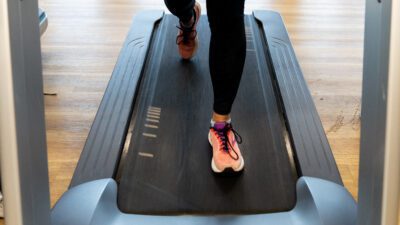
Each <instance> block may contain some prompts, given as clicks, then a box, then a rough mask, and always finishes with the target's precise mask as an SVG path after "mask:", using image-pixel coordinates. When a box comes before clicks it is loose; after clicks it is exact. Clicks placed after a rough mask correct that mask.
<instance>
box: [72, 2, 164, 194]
mask: <svg viewBox="0 0 400 225" xmlns="http://www.w3.org/2000/svg"><path fill="white" fill-rule="evenodd" d="M163 15H164V12H163V11H162V10H157V11H153V10H152V11H142V12H140V13H139V14H137V15H136V16H135V17H134V19H133V23H132V26H131V31H130V32H129V35H128V37H127V39H126V40H125V43H124V46H123V49H122V51H121V53H120V55H119V57H118V61H117V64H116V66H115V68H114V71H113V73H112V75H111V79H110V81H109V83H108V86H107V89H106V91H105V93H104V96H103V99H102V101H101V103H100V106H99V110H98V111H97V114H96V117H95V119H94V121H93V124H92V127H91V129H90V132H89V135H88V138H87V140H86V143H85V147H84V148H83V151H82V153H81V156H80V159H79V162H78V165H77V167H76V169H75V172H74V175H73V177H72V181H71V184H70V187H73V186H76V185H78V184H81V183H84V182H87V181H92V180H97V179H102V178H111V177H112V176H113V175H114V173H115V172H116V170H117V167H118V162H119V157H120V154H121V150H122V147H123V144H124V141H125V135H126V132H127V129H128V127H129V122H130V120H129V117H130V114H131V110H132V106H133V105H134V99H135V95H136V92H137V89H138V86H139V82H140V77H141V74H142V70H143V67H144V62H145V59H146V55H147V52H148V48H149V46H150V41H151V36H152V33H153V29H154V25H155V23H156V22H157V21H158V20H159V19H161V17H162V16H163ZM132 99H133V100H132Z"/></svg>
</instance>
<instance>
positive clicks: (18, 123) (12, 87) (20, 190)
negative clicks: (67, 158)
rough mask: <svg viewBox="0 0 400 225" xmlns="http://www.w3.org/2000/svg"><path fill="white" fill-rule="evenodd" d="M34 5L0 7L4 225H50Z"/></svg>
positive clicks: (11, 2) (25, 0)
mask: <svg viewBox="0 0 400 225" xmlns="http://www.w3.org/2000/svg"><path fill="white" fill-rule="evenodd" d="M37 10H38V6H37V1H36V0H2V1H0V40H1V41H0V156H1V181H2V182H1V184H2V191H3V195H4V207H5V222H6V224H7V225H50V200H49V199H50V198H49V183H48V171H47V152H46V137H45V125H44V104H43V94H42V93H43V84H42V68H41V54H40V39H39V38H40V37H39V26H38V11H37Z"/></svg>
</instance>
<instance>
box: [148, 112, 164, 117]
mask: <svg viewBox="0 0 400 225" xmlns="http://www.w3.org/2000/svg"><path fill="white" fill-rule="evenodd" d="M160 114H161V113H159V112H152V111H147V115H154V116H159V115H160Z"/></svg>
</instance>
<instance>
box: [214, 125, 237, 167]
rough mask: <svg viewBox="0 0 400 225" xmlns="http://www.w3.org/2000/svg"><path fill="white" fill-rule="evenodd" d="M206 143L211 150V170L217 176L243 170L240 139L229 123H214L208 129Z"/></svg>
mask: <svg viewBox="0 0 400 225" xmlns="http://www.w3.org/2000/svg"><path fill="white" fill-rule="evenodd" d="M208 141H209V142H210V144H211V146H212V148H213V157H212V160H211V168H212V170H213V171H214V172H215V173H217V174H221V173H223V174H231V173H238V172H241V171H242V170H243V168H244V160H243V156H242V154H241V152H240V149H239V145H238V144H240V143H242V138H241V137H240V135H239V134H238V133H237V132H236V131H235V130H234V129H233V127H232V125H231V124H230V123H215V125H214V126H212V127H210V131H209V133H208Z"/></svg>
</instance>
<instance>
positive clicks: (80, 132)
mask: <svg viewBox="0 0 400 225" xmlns="http://www.w3.org/2000/svg"><path fill="white" fill-rule="evenodd" d="M39 3H40V6H41V7H43V8H44V9H45V10H46V12H47V13H48V16H49V27H48V30H47V32H46V33H45V35H44V36H43V37H42V51H43V52H42V57H43V73H44V87H45V92H48V93H53V94H56V95H53V96H45V104H46V122H47V126H46V127H47V143H48V158H49V173H50V190H51V203H52V205H53V204H54V203H55V202H56V201H57V199H58V198H59V197H60V196H61V195H62V194H63V192H65V191H66V190H67V187H68V184H69V182H70V179H71V176H72V174H73V171H74V168H75V166H76V163H77V160H78V158H79V155H80V153H81V150H82V148H83V145H84V143H85V139H86V136H87V134H88V131H89V129H90V126H91V123H92V121H93V118H94V116H95V113H96V111H97V107H98V106H99V103H100V100H101V98H102V95H103V92H104V90H105V88H106V85H107V82H108V80H109V78H110V74H111V72H112V70H113V67H114V63H115V62H116V59H117V56H118V53H119V50H120V48H121V45H122V43H123V41H124V39H125V35H126V33H127V31H128V28H129V25H130V23H131V18H132V16H133V15H135V13H137V12H138V11H139V10H142V9H163V8H164V6H163V0H85V1H81V0H40V1H39ZM201 3H202V4H203V6H205V2H204V1H201ZM364 3H365V1H363V0H335V1H333V0H319V1H312V0H301V1H300V0H246V11H248V12H250V11H251V10H253V9H272V10H276V11H279V12H280V13H282V15H283V18H284V20H285V22H286V26H287V28H288V30H289V35H290V37H291V40H292V42H293V45H294V48H295V51H296V53H297V56H298V60H299V62H300V64H301V67H302V69H303V72H304V74H305V76H306V79H307V82H308V84H309V88H310V90H311V92H312V95H313V97H314V101H315V104H316V106H317V109H318V112H319V113H320V116H321V120H322V122H323V125H324V128H325V131H326V133H327V134H328V139H329V142H330V144H331V146H332V149H333V152H334V155H335V158H336V160H337V163H338V165H339V170H340V173H341V175H342V178H343V181H344V183H345V186H346V187H347V188H348V189H349V190H350V192H351V193H352V195H353V196H354V197H355V198H356V197H357V182H358V157H359V152H358V149H359V132H360V95H361V73H362V53H363V30H364ZM203 8H205V7H203Z"/></svg>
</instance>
